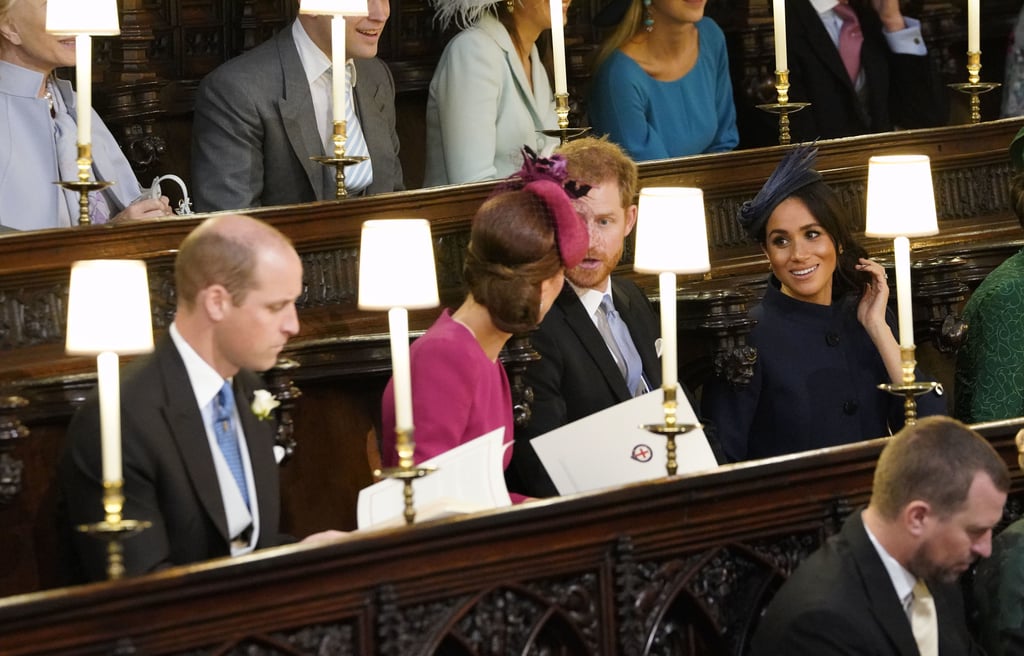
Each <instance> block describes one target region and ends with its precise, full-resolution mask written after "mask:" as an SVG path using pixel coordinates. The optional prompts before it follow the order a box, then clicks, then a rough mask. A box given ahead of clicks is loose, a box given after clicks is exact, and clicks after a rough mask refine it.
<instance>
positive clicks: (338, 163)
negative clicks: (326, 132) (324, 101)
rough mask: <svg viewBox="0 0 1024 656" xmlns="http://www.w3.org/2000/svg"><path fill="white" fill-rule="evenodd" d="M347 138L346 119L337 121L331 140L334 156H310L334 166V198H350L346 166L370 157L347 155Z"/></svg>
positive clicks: (324, 163)
mask: <svg viewBox="0 0 1024 656" xmlns="http://www.w3.org/2000/svg"><path fill="white" fill-rule="evenodd" d="M347 138H348V137H347V129H346V126H345V121H335V122H334V135H333V136H332V137H331V140H332V141H333V142H334V157H323V156H320V155H314V156H312V157H310V159H311V160H314V161H316V162H320V163H321V164H323V165H324V166H333V167H334V171H335V173H334V183H335V191H334V198H335V199H336V200H344V199H346V198H348V189H346V188H345V167H346V166H351V165H353V164H358V163H359V162H365V161H366V160H368V159H370V158H369V157H367V156H366V155H346V154H345V141H346V140H347Z"/></svg>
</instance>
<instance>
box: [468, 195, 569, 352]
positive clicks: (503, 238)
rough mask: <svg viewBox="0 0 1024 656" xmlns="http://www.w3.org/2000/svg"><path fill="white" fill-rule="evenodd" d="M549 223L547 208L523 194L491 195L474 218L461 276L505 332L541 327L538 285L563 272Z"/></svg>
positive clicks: (535, 197)
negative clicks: (463, 276) (538, 325)
mask: <svg viewBox="0 0 1024 656" xmlns="http://www.w3.org/2000/svg"><path fill="white" fill-rule="evenodd" d="M552 221H553V219H552V217H551V216H550V212H549V210H548V208H547V204H546V203H544V201H542V200H541V199H540V198H538V197H537V196H536V195H534V194H533V193H531V192H529V191H527V190H525V189H519V190H510V191H504V192H500V193H497V194H495V195H493V196H491V197H490V198H489V199H487V201H486V202H485V203H484V204H483V205H481V206H480V209H479V210H477V213H476V216H474V217H473V228H472V232H471V233H470V242H469V250H468V252H467V253H466V264H465V266H464V267H463V274H464V275H465V277H466V282H467V284H468V285H469V291H470V293H472V294H473V298H474V299H476V301H477V302H478V303H480V304H481V305H483V306H484V307H486V308H487V310H488V312H490V315H491V320H492V321H493V322H494V325H495V326H497V327H498V328H499V329H501V330H503V331H505V332H509V333H521V332H526V331H527V330H531V329H532V328H535V327H536V326H537V324H538V323H539V322H540V284H541V283H542V282H544V281H545V280H547V279H548V278H551V277H552V276H553V275H555V274H556V273H558V272H559V271H561V270H562V261H561V259H560V258H559V255H558V248H557V247H556V244H555V232H554V229H553V228H552V227H551V226H552Z"/></svg>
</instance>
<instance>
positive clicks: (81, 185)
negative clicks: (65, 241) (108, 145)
mask: <svg viewBox="0 0 1024 656" xmlns="http://www.w3.org/2000/svg"><path fill="white" fill-rule="evenodd" d="M76 164H77V165H78V179H77V180H58V181H57V182H54V183H53V184H58V185H60V186H62V187H64V188H65V189H70V190H71V191H75V192H78V193H79V194H80V197H79V199H78V225H89V224H90V223H92V221H91V220H90V218H89V193H90V192H93V191H98V190H100V189H106V188H107V187H109V186H111V185H112V184H114V183H113V182H105V181H102V180H90V178H91V177H92V144H78V161H77V162H76Z"/></svg>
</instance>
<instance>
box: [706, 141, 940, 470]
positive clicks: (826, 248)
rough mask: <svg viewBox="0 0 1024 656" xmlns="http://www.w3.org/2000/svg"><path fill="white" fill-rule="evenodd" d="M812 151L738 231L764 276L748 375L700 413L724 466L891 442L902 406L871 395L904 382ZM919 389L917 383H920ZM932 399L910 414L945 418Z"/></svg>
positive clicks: (877, 269)
mask: <svg viewBox="0 0 1024 656" xmlns="http://www.w3.org/2000/svg"><path fill="white" fill-rule="evenodd" d="M816 155H817V149H816V148H813V147H807V146H804V147H800V148H796V149H794V150H793V151H791V152H790V153H789V154H788V155H787V156H786V157H785V158H784V159H783V161H782V162H781V163H780V164H779V166H778V168H777V169H776V170H775V172H774V173H772V175H771V177H770V178H769V179H768V181H767V182H766V183H765V185H764V187H763V188H762V189H761V191H760V192H759V193H758V195H757V196H756V197H755V198H754V199H753V200H752V201H748V202H746V203H744V205H743V208H742V209H741V210H740V216H739V221H740V224H741V225H742V226H743V228H744V230H745V231H746V232H747V234H748V235H750V236H751V237H752V238H754V239H756V240H757V242H758V243H759V244H760V245H761V249H762V250H763V251H764V253H765V255H767V256H768V260H769V263H770V267H771V274H770V276H769V278H768V288H767V291H766V292H765V295H764V298H763V299H762V301H761V304H760V306H758V307H757V308H755V309H754V310H753V311H752V313H751V316H752V318H754V319H756V320H757V325H756V326H755V328H754V329H753V330H752V331H751V334H750V340H749V341H750V344H751V345H752V346H754V347H756V348H757V351H758V359H757V363H756V364H755V366H754V375H753V378H752V379H751V381H750V383H749V384H748V385H746V386H734V385H731V384H730V383H728V382H726V381H724V380H720V379H716V380H714V381H713V382H712V383H710V384H709V385H707V386H706V388H705V391H704V402H703V408H704V414H705V416H706V417H707V418H708V419H709V420H711V421H713V422H714V423H715V425H716V426H717V428H718V435H719V438H720V439H721V442H722V447H723V450H724V452H725V456H726V457H727V458H728V459H729V460H730V461H737V460H747V459H753V458H763V457H768V456H776V455H782V454H787V453H794V452H798V451H806V450H809V449H817V448H821V447H827V446H834V445H837V444H847V443H850V442H858V441H861V440H866V439H871V438H875V437H882V436H884V435H889V434H890V433H893V432H895V431H897V430H899V429H900V428H901V427H902V426H903V397H897V396H894V395H891V394H889V393H887V392H884V391H882V390H879V389H878V385H879V384H880V383H889V382H894V381H895V382H898V381H900V380H901V379H902V368H901V357H900V349H899V344H898V343H897V342H896V338H895V337H894V332H893V326H894V325H895V320H894V317H893V315H892V313H891V312H889V311H888V310H887V304H888V300H889V286H888V283H887V280H886V274H885V270H884V269H883V268H882V266H881V265H879V264H878V263H876V262H874V261H872V260H870V259H867V257H866V255H867V253H866V251H865V250H864V248H863V247H861V246H860V245H859V244H858V243H857V242H856V241H855V240H854V238H853V236H852V234H851V230H850V227H849V226H850V221H849V217H848V215H847V211H846V208H845V206H844V205H843V204H842V203H841V201H840V199H839V197H838V196H837V195H836V193H835V192H834V191H833V190H832V189H831V188H830V187H829V186H828V185H827V184H825V183H824V182H823V181H822V179H821V174H819V173H818V172H817V171H815V170H814V169H813V168H812V167H813V165H814V159H815V156H816ZM918 379H921V376H920V375H919V376H918ZM940 393H941V390H940V391H939V392H932V393H930V394H928V395H925V396H923V397H919V398H918V414H919V415H921V416H925V415H930V414H944V413H945V404H944V402H943V400H942V399H941V398H940V396H939V394H940Z"/></svg>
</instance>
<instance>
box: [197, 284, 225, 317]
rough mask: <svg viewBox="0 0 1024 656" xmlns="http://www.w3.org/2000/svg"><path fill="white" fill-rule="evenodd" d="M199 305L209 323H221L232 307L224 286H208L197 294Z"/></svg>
mask: <svg viewBox="0 0 1024 656" xmlns="http://www.w3.org/2000/svg"><path fill="white" fill-rule="evenodd" d="M199 305H200V306H201V307H202V308H203V311H205V312H206V316H207V317H208V318H209V319H210V321H214V322H217V321H222V320H223V319H224V317H225V316H227V313H228V309H229V306H231V305H232V302H231V294H229V293H228V290H227V289H226V288H225V287H224V285H210V286H209V287H207V288H206V289H204V290H202V291H200V292H199Z"/></svg>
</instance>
